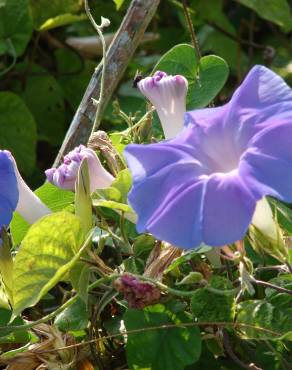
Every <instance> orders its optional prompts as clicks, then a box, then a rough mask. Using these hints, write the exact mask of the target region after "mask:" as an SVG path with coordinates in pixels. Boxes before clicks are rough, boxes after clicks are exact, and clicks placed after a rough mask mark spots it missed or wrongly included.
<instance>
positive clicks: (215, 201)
mask: <svg viewBox="0 0 292 370" xmlns="http://www.w3.org/2000/svg"><path fill="white" fill-rule="evenodd" d="M255 205H256V200H255V198H254V197H253V196H252V194H251V193H250V191H249V190H248V189H247V188H246V187H245V185H244V184H243V183H242V181H241V179H240V177H239V176H238V175H237V172H236V171H234V172H233V173H228V174H214V175H212V176H211V177H210V178H209V179H208V181H207V184H206V188H205V195H204V204H203V214H202V229H203V241H204V243H206V244H208V245H211V246H223V245H225V244H230V243H234V242H235V241H237V240H240V239H242V238H243V237H244V234H245V233H246V230H247V228H248V225H249V224H250V222H251V219H252V216H253V213H254V210H255Z"/></svg>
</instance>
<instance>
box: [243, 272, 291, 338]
mask: <svg viewBox="0 0 292 370" xmlns="http://www.w3.org/2000/svg"><path fill="white" fill-rule="evenodd" d="M271 283H273V284H276V285H278V286H282V287H285V288H288V289H291V284H292V280H291V276H290V275H288V274H287V275H283V276H279V277H277V278H275V279H273V280H271ZM291 317H292V297H291V295H289V294H287V293H279V292H278V291H276V290H274V289H273V290H272V289H270V288H268V289H266V298H265V299H262V300H248V301H245V302H242V303H240V304H239V306H238V313H237V322H238V323H244V324H247V325H251V326H253V327H254V328H252V327H246V328H242V332H243V333H244V334H245V336H246V337H247V338H249V339H276V338H277V337H281V336H285V335H288V334H289V333H290V334H289V336H290V337H289V339H290V340H292V335H291V333H292V321H291ZM257 328H263V329H267V330H270V331H271V332H266V331H262V330H258V329H257ZM273 332H275V333H273ZM276 333H277V334H276Z"/></svg>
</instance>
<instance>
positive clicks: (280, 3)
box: [236, 0, 292, 32]
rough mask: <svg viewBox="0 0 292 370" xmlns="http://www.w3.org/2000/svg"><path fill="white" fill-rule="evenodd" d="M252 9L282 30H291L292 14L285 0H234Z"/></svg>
mask: <svg viewBox="0 0 292 370" xmlns="http://www.w3.org/2000/svg"><path fill="white" fill-rule="evenodd" d="M236 1H237V2H239V3H241V4H243V5H245V6H247V7H249V8H251V9H253V10H254V11H255V12H256V13H257V14H258V16H259V17H261V18H263V19H266V20H268V21H270V22H273V23H275V24H277V25H278V26H280V27H282V28H283V30H284V31H286V32H289V31H291V30H292V16H291V9H290V6H289V3H288V2H287V1H286V0H236Z"/></svg>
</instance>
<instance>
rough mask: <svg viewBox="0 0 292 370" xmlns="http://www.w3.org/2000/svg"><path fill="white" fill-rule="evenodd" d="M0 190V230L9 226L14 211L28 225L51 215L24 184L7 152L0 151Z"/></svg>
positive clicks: (10, 155)
mask: <svg viewBox="0 0 292 370" xmlns="http://www.w3.org/2000/svg"><path fill="white" fill-rule="evenodd" d="M0 189H1V193H0V228H1V227H2V226H8V225H9V223H10V221H11V219H12V215H13V212H14V211H15V210H16V211H17V212H18V213H19V214H20V215H21V216H22V217H23V218H25V219H26V220H27V221H28V222H29V223H34V222H35V221H36V220H38V219H39V218H41V217H43V216H45V215H47V214H49V213H51V211H50V210H49V208H48V207H47V206H46V205H45V204H43V203H42V202H41V200H40V199H39V198H38V197H37V196H36V195H35V194H34V193H33V191H32V190H31V189H30V188H29V187H28V186H27V184H26V183H25V182H24V180H23V179H22V177H21V175H20V173H19V171H18V168H17V165H16V162H15V160H14V158H13V156H12V154H11V153H10V152H8V151H7V150H0Z"/></svg>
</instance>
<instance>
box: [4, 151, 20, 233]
mask: <svg viewBox="0 0 292 370" xmlns="http://www.w3.org/2000/svg"><path fill="white" fill-rule="evenodd" d="M0 189H1V194H0V228H1V227H2V226H3V225H5V226H8V225H9V223H10V221H11V219H12V214H13V212H14V210H15V208H16V206H17V202H18V197H19V193H18V187H17V179H16V176H15V172H14V167H13V163H12V161H11V159H10V153H9V152H7V151H2V150H1V151H0Z"/></svg>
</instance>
